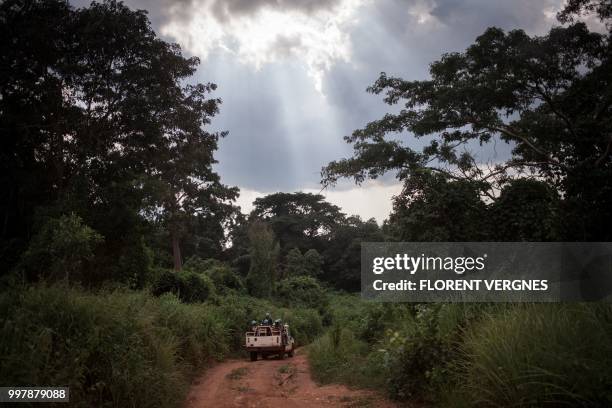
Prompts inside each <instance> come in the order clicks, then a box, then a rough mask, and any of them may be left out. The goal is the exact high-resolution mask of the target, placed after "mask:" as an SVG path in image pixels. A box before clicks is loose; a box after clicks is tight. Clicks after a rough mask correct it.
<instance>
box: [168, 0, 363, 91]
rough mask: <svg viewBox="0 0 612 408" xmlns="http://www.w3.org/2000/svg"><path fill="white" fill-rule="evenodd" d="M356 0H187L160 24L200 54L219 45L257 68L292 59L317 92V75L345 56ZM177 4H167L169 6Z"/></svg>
mask: <svg viewBox="0 0 612 408" xmlns="http://www.w3.org/2000/svg"><path fill="white" fill-rule="evenodd" d="M360 3H361V1H360V0H335V1H322V0H309V1H306V0H304V1H287V0H276V1H274V0H255V1H246V0H232V1H212V0H202V1H196V0H193V1H192V2H191V3H185V4H184V5H185V6H186V7H187V9H189V10H190V11H189V12H188V13H185V12H184V10H183V13H182V15H180V18H178V16H179V14H178V12H177V13H175V14H174V17H176V18H171V19H168V20H167V21H166V22H164V23H163V24H162V25H161V34H163V35H165V36H168V37H172V38H174V39H176V40H177V41H178V42H179V43H180V44H181V45H182V46H183V47H184V48H185V49H187V50H188V51H189V52H190V53H192V54H195V55H198V56H199V57H201V58H203V59H206V58H208V57H209V55H210V54H211V52H213V51H215V50H217V49H221V50H224V51H225V52H227V53H229V54H232V55H234V56H235V57H236V58H237V59H238V60H239V61H240V62H241V63H244V64H249V65H251V66H253V67H254V68H255V69H257V70H259V69H261V68H262V66H263V65H265V64H270V63H274V62H278V61H283V60H288V59H294V60H297V61H301V63H302V64H303V65H304V66H305V67H306V72H307V73H308V76H309V77H310V78H311V79H312V83H313V85H314V87H315V89H317V90H318V91H319V92H322V81H323V76H324V75H325V73H326V72H327V71H329V69H330V68H331V67H332V66H333V65H334V63H336V62H337V61H345V62H346V61H350V55H351V42H350V37H349V36H348V35H347V30H348V28H349V27H350V26H351V25H352V24H354V23H355V12H356V10H357V9H358V7H359V5H360ZM176 9H179V7H170V9H169V10H170V13H171V14H172V13H174V12H173V11H172V10H176Z"/></svg>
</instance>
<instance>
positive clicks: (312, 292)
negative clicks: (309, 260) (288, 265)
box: [277, 276, 328, 312]
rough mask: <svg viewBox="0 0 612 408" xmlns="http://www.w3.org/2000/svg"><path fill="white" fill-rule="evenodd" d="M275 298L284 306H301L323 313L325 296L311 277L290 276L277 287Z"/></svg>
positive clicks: (325, 302)
mask: <svg viewBox="0 0 612 408" xmlns="http://www.w3.org/2000/svg"><path fill="white" fill-rule="evenodd" d="M277 292H278V293H277V297H278V298H279V299H280V301H281V303H282V304H284V305H286V306H289V305H291V306H293V307H295V306H302V307H307V308H313V309H317V310H320V311H322V312H325V311H326V310H325V309H326V307H327V305H328V301H327V295H326V293H325V291H324V290H323V288H322V287H321V285H320V284H319V281H317V280H316V279H315V278H313V277H312V276H291V277H289V278H287V279H283V280H282V281H281V282H280V283H279V285H278V291H277Z"/></svg>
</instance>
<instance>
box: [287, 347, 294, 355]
mask: <svg viewBox="0 0 612 408" xmlns="http://www.w3.org/2000/svg"><path fill="white" fill-rule="evenodd" d="M287 355H288V356H289V357H293V347H291V350H290V351H289V352H288V353H287Z"/></svg>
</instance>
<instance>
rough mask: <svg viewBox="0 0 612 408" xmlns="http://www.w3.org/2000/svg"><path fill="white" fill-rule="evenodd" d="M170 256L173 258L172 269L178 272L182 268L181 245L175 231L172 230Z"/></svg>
mask: <svg viewBox="0 0 612 408" xmlns="http://www.w3.org/2000/svg"><path fill="white" fill-rule="evenodd" d="M172 256H173V258H174V270H175V271H176V272H179V271H180V270H181V269H183V260H182V259H181V246H180V245H179V239H178V234H177V233H176V232H172Z"/></svg>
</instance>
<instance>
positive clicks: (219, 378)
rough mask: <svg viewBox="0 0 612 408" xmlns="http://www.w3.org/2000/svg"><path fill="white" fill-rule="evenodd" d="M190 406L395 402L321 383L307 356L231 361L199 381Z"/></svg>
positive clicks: (383, 407) (382, 407) (305, 407)
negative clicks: (314, 377) (316, 382)
mask: <svg viewBox="0 0 612 408" xmlns="http://www.w3.org/2000/svg"><path fill="white" fill-rule="evenodd" d="M185 406H186V407H187V408H204V407H219V408H221V407H262V408H267V407H274V408H278V407H297V408H311V407H321V406H328V407H355V408H357V407H363V408H365V407H370V408H375V407H376V408H391V407H395V405H394V404H393V403H391V402H390V401H387V400H385V399H383V398H382V397H380V396H379V395H376V394H375V393H373V392H370V391H362V390H351V389H349V388H347V387H345V386H341V385H326V386H322V387H320V386H318V385H317V384H315V383H314V382H313V381H312V379H311V378H310V369H309V366H308V361H307V359H306V356H305V355H304V354H302V353H299V352H298V353H297V355H296V356H295V357H293V358H287V359H285V360H276V359H268V360H258V361H255V362H250V361H246V360H230V361H226V362H224V363H221V364H219V365H217V366H215V367H213V368H211V369H209V370H208V371H206V373H205V374H204V376H202V377H201V378H199V379H198V380H196V381H195V382H194V384H193V386H192V389H191V391H190V393H189V396H188V397H187V402H186V404H185Z"/></svg>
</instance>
